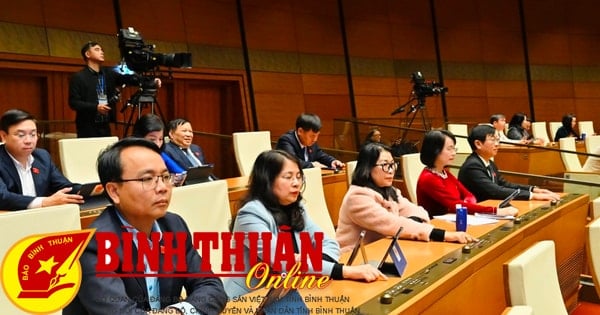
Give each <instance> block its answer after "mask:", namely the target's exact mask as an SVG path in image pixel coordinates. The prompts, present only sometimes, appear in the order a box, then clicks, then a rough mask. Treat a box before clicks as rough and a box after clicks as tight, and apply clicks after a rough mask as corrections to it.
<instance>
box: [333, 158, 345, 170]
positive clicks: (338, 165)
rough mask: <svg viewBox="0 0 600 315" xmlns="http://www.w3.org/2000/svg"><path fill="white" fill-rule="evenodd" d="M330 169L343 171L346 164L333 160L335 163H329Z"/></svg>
mask: <svg viewBox="0 0 600 315" xmlns="http://www.w3.org/2000/svg"><path fill="white" fill-rule="evenodd" d="M331 168H333V169H344V168H346V164H344V163H342V161H339V160H335V161H333V162H331Z"/></svg>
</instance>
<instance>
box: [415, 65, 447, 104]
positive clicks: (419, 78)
mask: <svg viewBox="0 0 600 315" xmlns="http://www.w3.org/2000/svg"><path fill="white" fill-rule="evenodd" d="M411 81H412V82H413V92H414V93H415V95H416V96H417V97H418V98H424V97H427V96H434V95H439V94H441V93H447V92H448V88H447V87H445V86H443V85H442V84H441V83H438V82H435V81H431V82H427V81H425V78H423V75H422V74H421V72H420V71H417V72H413V74H412V75H411Z"/></svg>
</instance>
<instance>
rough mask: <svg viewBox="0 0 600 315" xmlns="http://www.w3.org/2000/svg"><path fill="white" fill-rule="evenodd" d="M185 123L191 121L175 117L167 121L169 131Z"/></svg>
mask: <svg viewBox="0 0 600 315" xmlns="http://www.w3.org/2000/svg"><path fill="white" fill-rule="evenodd" d="M185 123H190V124H191V122H190V121H189V120H187V119H185V118H175V119H173V120H171V121H169V131H175V130H177V127H179V126H181V125H183V124H185Z"/></svg>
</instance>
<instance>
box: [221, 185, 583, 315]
mask: <svg viewBox="0 0 600 315" xmlns="http://www.w3.org/2000/svg"><path fill="white" fill-rule="evenodd" d="M485 203H490V204H494V203H497V202H494V201H486V202H484V204H485ZM513 205H514V206H516V207H517V208H519V210H520V214H519V215H520V216H522V220H521V223H520V224H515V223H514V222H512V221H499V222H498V223H495V224H488V225H480V226H469V227H468V230H467V231H468V232H469V233H471V234H472V235H474V236H476V237H478V238H480V241H482V242H481V243H479V244H475V245H474V248H473V249H472V251H471V252H470V253H466V254H465V253H463V252H462V248H463V245H461V244H455V243H442V242H428V243H425V242H418V241H407V240H400V241H399V242H400V246H401V248H402V250H403V252H404V254H405V256H406V259H407V261H408V266H407V268H406V271H405V275H403V276H402V277H400V278H398V277H393V278H390V279H389V280H388V281H376V282H372V283H364V282H358V281H349V280H341V281H332V282H331V284H330V285H329V286H328V287H326V288H324V289H301V290H300V291H299V292H300V294H301V295H302V296H303V298H304V300H305V303H306V306H307V307H308V308H309V309H310V310H311V314H319V313H322V314H327V312H329V311H331V313H332V314H340V313H348V314H373V315H376V314H377V315H379V314H400V313H402V314H465V315H467V314H500V313H502V311H503V310H504V309H505V308H506V307H507V306H509V305H510V301H509V300H508V297H507V295H506V292H505V291H506V290H505V276H504V272H505V271H504V267H503V265H504V264H505V263H506V262H508V261H509V260H510V259H512V258H513V257H515V256H517V255H518V254H519V253H521V252H523V251H524V250H525V249H526V248H528V247H529V246H531V245H533V244H534V243H536V242H538V241H540V240H546V239H551V240H554V242H555V243H556V259H557V267H558V270H559V280H560V284H561V290H562V293H563V297H564V299H565V303H566V305H567V307H568V308H573V307H574V306H575V304H576V302H577V292H578V286H579V276H580V274H581V270H582V267H583V263H584V242H585V225H586V223H587V220H586V217H587V213H588V205H589V198H588V196H587V195H568V196H566V197H565V201H564V202H563V203H561V204H559V205H557V206H550V205H549V203H548V202H542V201H513ZM433 222H434V224H435V225H436V226H438V227H440V228H444V229H447V230H451V231H452V230H454V224H453V223H450V222H445V221H440V220H433ZM388 244H389V239H385V240H381V241H378V242H375V243H372V244H369V245H367V246H366V248H367V256H368V257H369V259H370V260H377V259H380V257H382V254H383V251H384V250H385V248H387V246H388ZM346 259H347V258H342V262H343V261H345V260H346ZM357 260H360V259H357ZM394 287H396V288H397V290H396V292H397V293H396V295H395V296H394V298H393V300H392V303H391V304H382V303H380V297H381V296H382V295H383V294H384V293H385V292H389V290H391V289H392V288H394ZM264 293H265V290H264V289H261V290H258V291H255V292H252V293H251V294H250V296H253V295H263V294H264ZM256 306H257V303H256V302H250V299H240V300H237V301H235V302H234V301H231V302H230V303H229V304H228V305H227V310H226V311H225V313H228V312H234V311H235V310H236V309H238V308H239V309H244V308H245V309H250V308H251V307H256ZM243 314H244V313H243Z"/></svg>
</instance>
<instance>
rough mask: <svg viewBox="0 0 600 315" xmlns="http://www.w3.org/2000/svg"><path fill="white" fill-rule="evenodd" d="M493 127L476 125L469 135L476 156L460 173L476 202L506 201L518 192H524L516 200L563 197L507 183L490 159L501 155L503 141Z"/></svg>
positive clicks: (462, 167)
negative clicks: (489, 200)
mask: <svg viewBox="0 0 600 315" xmlns="http://www.w3.org/2000/svg"><path fill="white" fill-rule="evenodd" d="M495 132H496V130H495V129H494V127H492V126H491V125H478V126H475V127H474V128H473V129H472V130H471V133H470V134H469V138H468V140H469V145H470V146H471V149H472V150H473V153H471V155H469V157H468V158H467V159H466V160H465V162H464V163H463V165H462V166H461V168H460V171H459V172H458V180H460V181H461V182H462V184H463V185H464V186H465V187H466V188H467V189H468V190H469V191H470V192H472V193H473V195H475V198H477V201H483V200H487V199H504V198H506V197H508V196H509V195H510V194H511V193H513V192H514V191H515V190H516V189H521V192H520V193H519V195H518V196H516V197H515V199H522V200H529V199H535V200H559V199H560V196H559V195H558V194H556V193H553V192H551V191H549V190H547V189H542V188H539V187H536V186H530V185H521V184H515V183H511V182H508V181H506V180H505V179H504V177H502V175H500V172H499V171H498V167H496V164H495V163H494V161H492V160H491V159H492V158H493V157H494V156H495V155H496V153H498V144H499V142H500V139H499V138H498V137H496V136H495Z"/></svg>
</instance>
